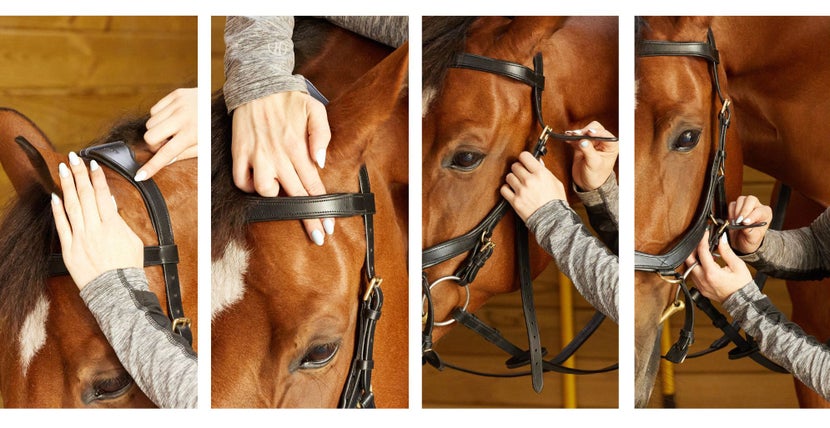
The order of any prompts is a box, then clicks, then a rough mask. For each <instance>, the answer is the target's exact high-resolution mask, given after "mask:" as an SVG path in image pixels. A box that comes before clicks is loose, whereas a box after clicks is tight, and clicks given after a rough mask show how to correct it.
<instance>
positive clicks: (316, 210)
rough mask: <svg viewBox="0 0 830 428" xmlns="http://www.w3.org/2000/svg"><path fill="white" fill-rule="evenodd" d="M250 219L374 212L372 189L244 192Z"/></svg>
mask: <svg viewBox="0 0 830 428" xmlns="http://www.w3.org/2000/svg"><path fill="white" fill-rule="evenodd" d="M245 199H246V201H247V202H248V203H249V208H248V213H247V221H248V222H249V223H256V222H263V221H281V220H303V219H310V218H327V217H354V216H358V215H361V216H362V215H367V214H374V213H375V195H373V194H372V193H333V194H327V195H320V196H292V197H284V196H277V197H272V198H264V197H261V196H247V197H246V198H245Z"/></svg>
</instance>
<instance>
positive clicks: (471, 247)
mask: <svg viewBox="0 0 830 428" xmlns="http://www.w3.org/2000/svg"><path fill="white" fill-rule="evenodd" d="M451 67H453V68H463V69H469V70H475V71H481V72H485V73H491V74H496V75H499V76H504V77H508V78H510V79H513V80H517V81H519V82H522V83H524V84H526V85H528V86H530V87H531V88H532V94H531V97H532V99H531V104H532V106H533V111H534V115H535V116H536V121H537V122H538V123H539V125H540V127H541V128H542V133H541V134H540V135H539V138H538V139H537V141H536V143H535V144H534V146H533V148H532V154H533V157H535V158H537V159H538V158H540V157H541V156H543V155H544V154H545V153H547V147H546V143H547V141H548V139H554V140H563V141H575V140H584V139H593V140H603V141H617V138H615V137H587V136H580V135H567V134H559V133H556V132H553V130H552V129H551V128H550V127H549V126H547V125H545V122H544V120H543V118H542V91H543V90H544V89H545V75H544V71H543V61H542V54H541V53H537V54H536V55H535V56H534V57H533V68H532V69H531V68H529V67H526V66H524V65H521V64H516V63H512V62H507V61H502V60H498V59H493V58H488V57H484V56H480V55H474V54H469V53H461V54H458V55H457V56H456V58H455V60H454V62H453V63H452V65H451ZM509 210H511V207H510V204H509V203H508V202H507V201H506V200H504V199H500V200H499V202H498V203H497V204H496V206H495V207H494V208H493V209H491V210H490V212H489V213H488V214H487V215H486V216H485V217H484V219H483V220H482V221H481V222H479V223H478V225H476V227H474V228H473V229H472V230H471V231H469V232H467V233H465V234H464V235H461V236H459V237H456V238H452V239H449V240H447V241H444V242H441V243H439V244H436V245H434V246H432V247H430V248H427V249H425V250H423V252H422V254H421V267H422V274H421V290H422V293H423V301H424V303H425V305H426V309H425V312H424V314H423V332H422V336H421V339H422V345H421V346H422V348H421V351H422V360H423V362H424V363H429V364H430V365H432V366H434V367H436V368H437V369H439V370H442V369H443V368H445V367H449V368H452V369H455V370H459V371H463V372H465V373H470V374H475V375H480V376H489V377H517V376H526V375H528V374H529V375H531V379H532V384H533V389H534V390H535V391H536V392H540V391H541V390H542V386H543V379H542V373H543V372H545V371H556V372H560V373H569V374H589V373H601V372H607V371H611V370H614V369H616V364H615V365H613V366H610V367H607V368H604V369H600V370H579V369H573V368H569V367H564V366H562V363H563V362H564V361H565V360H567V359H568V358H569V357H570V356H571V355H572V354H573V353H574V352H575V351H576V350H577V349H578V348H579V347H580V346H581V345H582V343H584V342H585V340H587V339H588V337H590V335H591V334H592V333H593V332H594V331H595V330H596V329H597V328H598V327H599V325H600V324H601V323H602V320H603V319H604V318H605V317H604V315H602V313H600V312H597V313H596V315H595V316H594V318H593V319H592V320H591V321H590V322H589V324H588V325H587V326H586V327H585V328H583V330H582V331H581V332H580V333H579V334H578V335H577V336H576V337H575V339H574V340H573V342H571V344H569V345H568V346H567V347H566V348H565V349H564V350H563V351H562V352H561V353H560V354H559V355H557V356H556V357H554V358H553V359H552V360H549V361H545V360H543V359H542V356H543V355H544V354H546V353H547V351H546V350H545V349H544V348H542V346H541V341H540V338H539V327H538V324H537V322H536V309H535V306H534V303H533V284H532V278H531V274H530V251H529V244H528V236H527V234H528V231H527V226H525V224H524V223H523V222H522V221H520V220H518V219H517V220H516V222H515V225H516V226H515V227H516V257H517V264H518V270H519V283H520V293H521V297H522V310H523V311H524V318H525V327H526V329H527V335H528V344H529V349H528V350H523V349H522V348H520V347H518V346H516V345H514V344H512V343H510V341H508V340H507V339H505V338H504V337H503V336H502V335H501V334H500V333H499V332H498V330H496V329H494V328H492V327H490V326H488V325H486V324H485V323H484V322H483V321H481V320H480V319H479V318H477V317H476V316H475V315H473V314H472V313H469V312H467V305H468V304H469V300H470V287H469V285H470V283H472V282H473V281H474V280H475V278H476V276H477V274H478V271H479V270H480V269H481V268H482V267H483V266H484V264H485V263H486V262H487V260H488V259H489V258H490V256H492V254H493V250H494V248H495V244H494V243H493V242H492V240H491V237H492V234H493V231H494V230H495V228H496V226H497V225H498V224H499V222H500V221H501V219H502V218H503V217H504V216H505V214H507V212H508V211H509ZM464 253H467V258H466V259H465V260H464V262H462V263H461V265H460V267H459V268H458V269H457V270H456V272H455V273H454V274H453V275H450V276H445V277H443V278H439V279H437V280H435V281H434V282H432V283H430V282H429V280H428V279H427V274H426V270H427V269H428V268H431V267H433V266H436V265H438V264H441V263H443V262H445V261H448V260H450V259H452V258H454V257H457V256H460V255H462V254H464ZM444 281H455V282H457V283H458V285H459V286H460V287H464V289H465V291H466V296H467V298H466V303H465V305H464V306H463V307H461V308H456V309H454V310H453V311H452V313H451V316H452V318H451V319H449V320H445V321H436V320H435V317H434V302H433V297H432V293H431V289H432V288H433V287H434V286H435V285H437V284H439V283H441V282H444ZM452 322H458V323H459V324H462V325H464V326H465V327H467V328H469V329H471V330H473V331H474V332H476V333H477V334H479V335H481V336H482V337H484V339H485V340H487V341H489V342H490V343H493V344H494V345H496V346H498V347H499V348H501V349H502V350H504V351H505V352H506V353H507V354H509V355H510V359H508V360H507V362H506V365H507V367H508V368H511V369H513V368H518V367H522V366H524V365H527V364H530V372H521V373H504V374H502V373H496V374H494V373H485V372H480V371H475V370H470V369H465V368H462V367H459V366H456V365H453V364H450V363H447V362H446V361H443V360H442V359H441V358H440V356H439V355H438V353H437V352H436V351H435V350H434V349H433V348H432V345H433V343H432V332H433V329H434V327H435V326H443V325H448V324H451V323H452Z"/></svg>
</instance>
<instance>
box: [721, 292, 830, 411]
mask: <svg viewBox="0 0 830 428" xmlns="http://www.w3.org/2000/svg"><path fill="white" fill-rule="evenodd" d="M723 308H724V309H726V310H727V311H728V312H729V314H730V315H732V317H733V318H734V319H735V321H738V323H739V324H740V326H741V328H743V329H744V330H745V331H746V332H747V333H749V334H750V335H752V337H753V338H754V339H755V341H756V342H757V343H758V347H759V350H760V351H761V353H762V354H764V355H765V356H766V357H767V358H769V359H770V360H772V361H774V362H776V363H778V364H779V365H780V366H781V367H784V368H785V369H787V370H789V371H790V373H792V374H793V376H795V377H796V378H797V379H798V380H800V381H801V382H803V383H804V384H805V385H807V386H809V387H810V388H812V389H813V390H814V391H816V392H818V393H819V394H821V396H822V397H824V399H825V400H830V348H828V347H827V346H826V345H823V344H821V343H819V342H818V341H817V340H816V338H815V337H813V336H809V335H808V334H807V333H805V332H804V330H802V329H801V328H800V327H799V326H797V325H796V324H794V323H792V322H791V321H790V320H788V319H787V317H786V316H785V315H784V314H783V313H781V311H779V310H778V309H777V308H776V307H775V306H774V305H773V304H772V302H770V300H769V298H767V297H766V296H764V295H763V294H762V293H761V291H760V290H758V286H757V285H755V282H754V281H750V282H749V283H748V284H747V285H745V286H744V287H743V288H741V289H740V290H738V291H736V292H735V293H732V295H731V296H729V297H728V298H727V299H726V300H724V302H723Z"/></svg>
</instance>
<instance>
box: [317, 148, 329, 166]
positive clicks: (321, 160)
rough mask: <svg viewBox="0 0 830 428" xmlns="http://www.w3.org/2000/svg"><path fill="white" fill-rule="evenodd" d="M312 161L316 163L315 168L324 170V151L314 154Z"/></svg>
mask: <svg viewBox="0 0 830 428" xmlns="http://www.w3.org/2000/svg"><path fill="white" fill-rule="evenodd" d="M314 159H315V160H316V161H317V166H319V167H320V169H323V168H325V167H326V149H320V150H317V152H315V153H314Z"/></svg>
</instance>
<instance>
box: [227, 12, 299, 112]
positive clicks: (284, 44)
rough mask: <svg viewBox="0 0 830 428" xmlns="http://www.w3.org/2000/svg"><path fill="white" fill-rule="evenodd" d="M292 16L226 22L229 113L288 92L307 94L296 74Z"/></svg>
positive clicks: (236, 19) (237, 17)
mask: <svg viewBox="0 0 830 428" xmlns="http://www.w3.org/2000/svg"><path fill="white" fill-rule="evenodd" d="M293 32H294V17H292V16H229V17H228V18H227V19H226V21H225V85H224V96H225V104H227V107H228V112H231V111H233V110H234V109H235V108H237V107H239V106H240V105H242V104H245V103H247V102H250V101H253V100H255V99H258V98H262V97H265V96H268V95H271V94H276V93H280V92H288V91H300V92H303V93H308V91H307V89H306V84H305V79H304V78H303V76H301V75H299V74H293V73H294V43H293V42H292V41H291V36H292V35H293Z"/></svg>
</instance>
